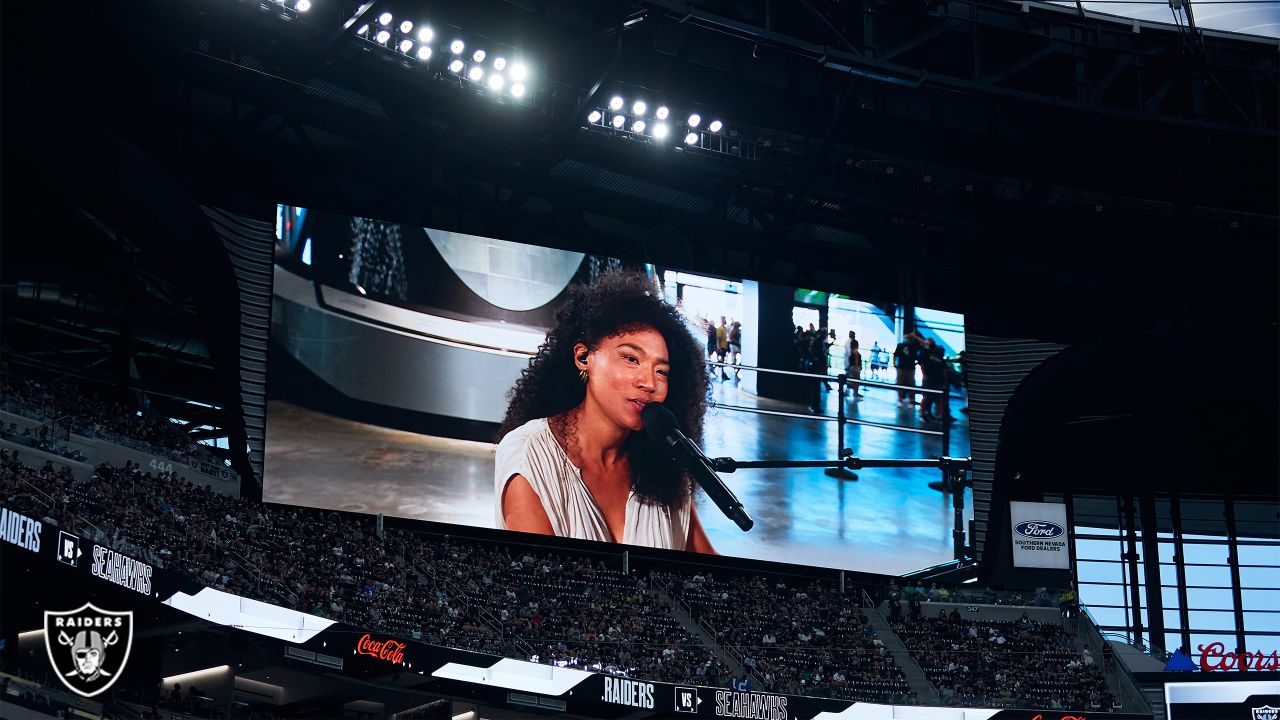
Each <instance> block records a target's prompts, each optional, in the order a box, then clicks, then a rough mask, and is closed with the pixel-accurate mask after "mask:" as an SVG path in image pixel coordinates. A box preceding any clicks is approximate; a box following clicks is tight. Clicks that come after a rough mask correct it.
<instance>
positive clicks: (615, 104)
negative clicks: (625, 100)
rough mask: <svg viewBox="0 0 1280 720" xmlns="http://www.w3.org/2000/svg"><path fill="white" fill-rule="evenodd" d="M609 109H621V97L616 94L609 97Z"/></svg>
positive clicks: (615, 110)
mask: <svg viewBox="0 0 1280 720" xmlns="http://www.w3.org/2000/svg"><path fill="white" fill-rule="evenodd" d="M609 109H610V110H612V111H614V112H617V111H619V110H621V109H622V98H620V97H618V96H617V95H614V96H613V97H612V98H610V99H609Z"/></svg>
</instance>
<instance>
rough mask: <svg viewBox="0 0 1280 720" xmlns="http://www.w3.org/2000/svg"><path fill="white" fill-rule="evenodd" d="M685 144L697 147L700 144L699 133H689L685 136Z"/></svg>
mask: <svg viewBox="0 0 1280 720" xmlns="http://www.w3.org/2000/svg"><path fill="white" fill-rule="evenodd" d="M684 144H685V145H697V144H698V133H695V132H691V133H689V134H688V135H685V136H684Z"/></svg>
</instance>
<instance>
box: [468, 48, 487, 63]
mask: <svg viewBox="0 0 1280 720" xmlns="http://www.w3.org/2000/svg"><path fill="white" fill-rule="evenodd" d="M471 59H472V60H474V61H476V62H478V63H482V62H484V51H483V50H477V51H475V52H474V53H472V54H471Z"/></svg>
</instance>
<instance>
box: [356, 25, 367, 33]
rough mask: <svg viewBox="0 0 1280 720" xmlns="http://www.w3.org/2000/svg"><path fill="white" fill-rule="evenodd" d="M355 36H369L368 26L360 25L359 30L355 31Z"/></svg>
mask: <svg viewBox="0 0 1280 720" xmlns="http://www.w3.org/2000/svg"><path fill="white" fill-rule="evenodd" d="M356 34H357V35H368V34H369V26H368V25H361V26H360V29H359V30H356Z"/></svg>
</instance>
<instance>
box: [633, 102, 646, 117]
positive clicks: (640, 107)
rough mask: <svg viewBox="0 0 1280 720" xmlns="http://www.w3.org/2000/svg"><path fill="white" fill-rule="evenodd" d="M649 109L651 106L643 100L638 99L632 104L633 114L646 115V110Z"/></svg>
mask: <svg viewBox="0 0 1280 720" xmlns="http://www.w3.org/2000/svg"><path fill="white" fill-rule="evenodd" d="M648 109H649V106H648V105H645V104H644V101H643V100H637V101H636V102H635V104H634V105H632V106H631V114H632V115H644V113H645V111H646V110H648Z"/></svg>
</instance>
